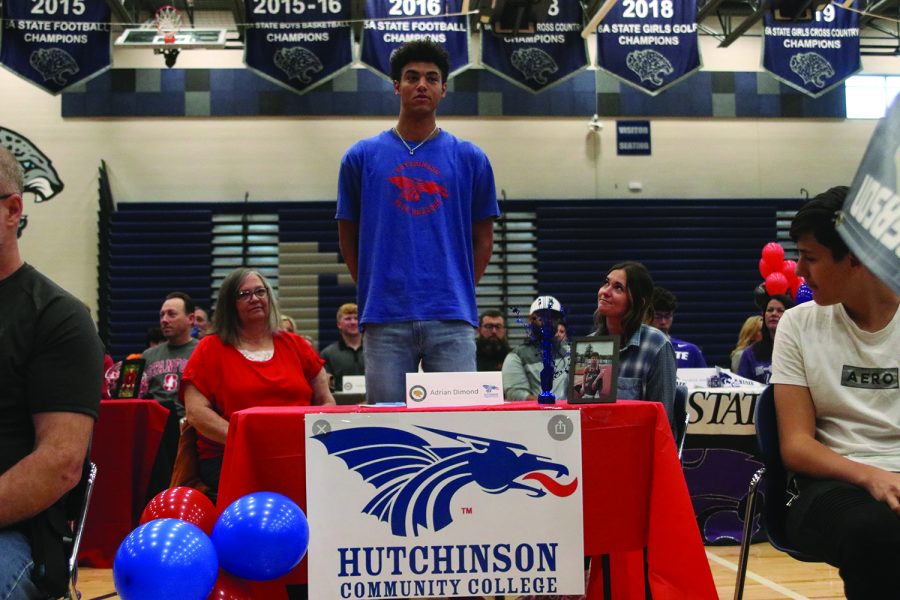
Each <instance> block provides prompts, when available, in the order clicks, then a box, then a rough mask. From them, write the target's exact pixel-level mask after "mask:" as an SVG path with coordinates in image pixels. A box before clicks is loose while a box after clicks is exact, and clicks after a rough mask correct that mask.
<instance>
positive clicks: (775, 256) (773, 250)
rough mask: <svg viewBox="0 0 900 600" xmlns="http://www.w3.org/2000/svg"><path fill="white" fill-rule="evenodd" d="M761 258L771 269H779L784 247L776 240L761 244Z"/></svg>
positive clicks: (782, 259)
mask: <svg viewBox="0 0 900 600" xmlns="http://www.w3.org/2000/svg"><path fill="white" fill-rule="evenodd" d="M762 259H763V260H764V261H766V264H768V265H769V266H770V267H771V268H772V271H780V270H781V263H782V262H783V261H784V248H782V247H781V244H779V243H777V242H769V243H768V244H766V245H765V246H763V249H762ZM769 293H771V292H769Z"/></svg>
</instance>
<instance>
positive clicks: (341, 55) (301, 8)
mask: <svg viewBox="0 0 900 600" xmlns="http://www.w3.org/2000/svg"><path fill="white" fill-rule="evenodd" d="M350 1H351V0H289V1H286V0H247V1H246V2H245V12H246V22H247V32H246V44H245V47H244V64H246V65H247V67H248V68H250V69H252V70H254V71H256V72H257V73H259V74H260V75H262V76H263V77H265V78H267V79H270V80H272V81H274V82H276V83H278V84H280V85H283V86H285V87H287V88H289V89H292V90H294V91H297V92H306V91H308V90H310V89H312V88H314V87H315V86H317V85H320V84H322V83H324V82H325V81H328V80H329V79H331V78H333V77H335V76H336V75H338V74H339V73H340V72H341V71H343V70H344V69H346V68H349V66H350V63H351V62H352V61H353V57H352V51H351V47H352V42H351V40H352V30H351V27H350V22H349V19H350Z"/></svg>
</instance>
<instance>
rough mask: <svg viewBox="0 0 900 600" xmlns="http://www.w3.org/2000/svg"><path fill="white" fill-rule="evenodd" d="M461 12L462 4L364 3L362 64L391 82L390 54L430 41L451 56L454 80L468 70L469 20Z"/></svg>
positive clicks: (421, 0) (455, 0) (448, 0)
mask: <svg viewBox="0 0 900 600" xmlns="http://www.w3.org/2000/svg"><path fill="white" fill-rule="evenodd" d="M461 10H462V0H365V19H366V21H365V24H364V26H363V36H362V41H361V42H360V48H361V55H362V56H361V60H362V62H363V64H365V65H366V66H367V67H369V68H370V69H372V70H373V71H375V72H376V73H378V74H379V75H382V76H384V77H387V78H388V79H390V78H391V52H393V51H394V50H396V49H397V48H399V47H400V46H401V45H403V44H405V43H406V42H412V41H414V40H423V39H426V38H431V39H432V40H434V41H435V42H437V43H439V44H440V45H441V46H443V47H444V49H445V50H447V52H448V53H449V54H450V69H451V76H452V75H454V74H456V73H458V72H460V71H462V70H464V69H466V68H467V67H468V66H469V20H468V17H467V16H465V15H462V14H460V11H461ZM448 15H452V16H448Z"/></svg>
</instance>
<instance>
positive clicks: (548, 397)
mask: <svg viewBox="0 0 900 600" xmlns="http://www.w3.org/2000/svg"><path fill="white" fill-rule="evenodd" d="M529 313H530V314H532V315H535V316H536V317H538V318H539V319H540V321H541V358H542V359H543V363H544V368H543V369H541V393H540V395H539V396H538V403H539V404H554V403H556V395H554V393H553V392H552V391H551V390H552V389H553V380H554V378H555V373H554V362H553V339H554V337H555V336H556V321H557V319H554V314H553V313H556V315H557V316H559V315H561V314H562V305H561V304H560V303H559V300H557V299H556V298H554V297H553V296H538V297H537V298H535V300H534V302H532V303H531V310H530V311H529Z"/></svg>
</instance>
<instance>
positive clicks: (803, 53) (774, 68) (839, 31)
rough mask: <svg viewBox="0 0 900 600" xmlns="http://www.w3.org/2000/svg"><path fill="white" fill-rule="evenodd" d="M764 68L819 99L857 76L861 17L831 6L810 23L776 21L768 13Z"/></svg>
mask: <svg viewBox="0 0 900 600" xmlns="http://www.w3.org/2000/svg"><path fill="white" fill-rule="evenodd" d="M764 24H765V29H764V30H763V32H764V34H765V35H764V43H763V67H764V68H765V69H766V70H767V71H769V72H770V73H772V75H774V76H775V78H776V79H779V80H780V81H782V82H783V83H785V84H787V85H789V86H791V87H793V88H795V89H798V90H800V91H801V92H803V93H805V94H808V95H810V96H812V97H813V98H816V97H818V96H821V95H822V94H824V93H825V92H827V91H829V90H830V89H832V88H833V87H834V86H836V85H839V84H840V83H841V82H843V81H844V80H845V79H847V78H848V77H850V76H851V75H853V74H854V73H856V72H857V71H858V70H859V69H860V67H861V63H860V58H859V14H858V13H856V12H853V11H849V10H844V9H842V8H839V7H836V5H834V4H829V5H828V6H826V7H825V8H824V9H822V10H821V11H817V12H816V13H815V17H814V18H813V19H812V20H811V21H807V22H799V21H797V22H793V21H791V22H789V21H776V20H775V18H774V17H773V16H772V14H771V13H766V16H765V20H764Z"/></svg>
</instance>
